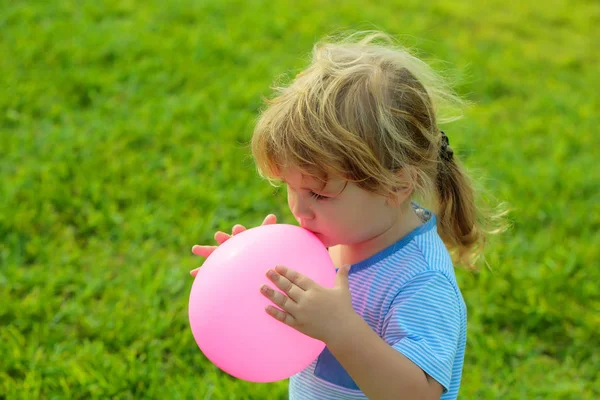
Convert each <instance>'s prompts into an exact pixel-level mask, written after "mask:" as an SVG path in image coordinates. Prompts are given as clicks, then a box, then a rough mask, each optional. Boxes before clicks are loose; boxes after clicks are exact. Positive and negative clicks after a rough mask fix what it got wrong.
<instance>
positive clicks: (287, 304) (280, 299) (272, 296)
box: [260, 285, 296, 312]
mask: <svg viewBox="0 0 600 400" xmlns="http://www.w3.org/2000/svg"><path fill="white" fill-rule="evenodd" d="M260 292H261V293H262V294H263V296H265V297H266V298H267V299H269V300H271V301H272V302H273V303H274V304H276V305H278V306H279V308H281V309H282V310H284V311H287V312H294V311H295V310H296V308H295V306H296V303H294V300H292V299H290V298H289V297H287V296H286V295H285V294H283V293H281V292H278V291H277V290H273V289H272V288H270V287H269V286H267V285H262V286H261V288H260Z"/></svg>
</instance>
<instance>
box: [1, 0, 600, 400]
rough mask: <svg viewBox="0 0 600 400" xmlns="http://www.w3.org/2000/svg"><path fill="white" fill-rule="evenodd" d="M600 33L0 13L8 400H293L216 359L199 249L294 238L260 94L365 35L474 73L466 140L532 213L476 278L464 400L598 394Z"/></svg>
mask: <svg viewBox="0 0 600 400" xmlns="http://www.w3.org/2000/svg"><path fill="white" fill-rule="evenodd" d="M386 3H388V4H386ZM599 22H600V5H599V4H598V3H597V2H594V1H576V2H573V1H571V2H568V1H555V0H548V1H544V2H533V1H521V2H519V3H518V4H516V5H513V6H508V5H506V2H504V1H499V0H494V1H489V2H486V3H485V5H484V4H483V2H482V4H481V5H479V6H477V5H472V4H471V5H468V3H467V2H455V1H449V0H440V1H431V2H422V1H416V0H407V1H404V2H391V1H390V2H364V1H347V2H339V1H331V2H329V1H302V2H298V4H297V5H296V6H294V7H290V6H286V5H284V3H283V2H275V3H273V2H267V1H265V2H259V1H247V2H246V1H237V2H235V3H233V2H228V5H227V6H226V5H224V4H223V3H222V2H219V1H213V2H208V1H207V2H201V1H191V0H179V1H157V0H154V1H148V2H133V1H123V0H119V1H117V0H111V1H100V2H98V1H78V2H75V1H61V2H59V1H28V2H24V1H21V2H8V1H2V2H0V77H1V78H0V82H1V84H0V173H1V180H0V399H37V398H40V399H80V398H81V399H83V398H101V399H107V398H118V399H141V398H157V399H158V398H160V399H188V398H190V399H191V398H195V399H263V398H264V399H267V398H272V399H284V398H286V396H287V382H278V383H273V384H251V383H247V382H242V381H238V380H234V379H232V378H231V377H229V376H227V375H225V374H223V373H221V372H220V371H219V370H217V369H216V368H215V367H214V366H212V365H211V364H210V363H209V362H208V361H207V360H206V359H205V358H204V357H203V355H202V353H201V352H200V351H199V350H198V348H197V346H196V344H195V342H194V340H193V337H192V334H191V331H190V329H189V325H188V321H187V300H188V295H189V291H190V287H191V284H192V279H191V278H190V276H189V275H188V271H189V270H190V269H192V268H194V267H196V266H198V265H200V263H201V259H199V258H197V257H194V256H192V255H191V252H190V248H191V246H192V245H193V244H195V243H210V242H212V234H213V232H214V231H215V230H217V229H226V230H228V229H230V228H231V226H232V225H233V224H234V223H242V224H245V225H247V226H253V225H256V224H258V223H260V221H262V218H263V217H264V216H265V215H266V214H267V213H270V212H274V213H276V214H277V215H278V216H279V217H280V220H281V221H282V222H291V221H292V218H291V215H290V213H289V211H288V210H287V208H286V203H285V199H284V197H283V194H282V193H279V192H274V191H273V189H272V188H271V187H270V186H269V185H268V184H267V183H266V182H264V181H261V180H260V179H259V178H258V177H257V175H256V173H255V170H254V168H253V166H252V161H251V159H250V158H249V153H248V152H247V149H246V147H245V144H246V143H247V141H248V140H249V138H250V135H251V132H252V126H253V122H254V120H255V118H256V112H257V110H258V108H259V107H261V105H262V100H261V98H262V96H268V95H269V94H270V90H269V85H270V84H271V83H272V81H273V79H275V78H276V77H278V76H279V75H281V74H282V73H285V72H288V71H296V70H298V69H299V68H301V67H303V66H304V65H305V64H306V60H307V58H306V54H307V53H308V52H309V50H310V48H311V46H312V44H313V42H314V41H315V40H317V39H319V38H321V37H323V36H324V35H326V34H329V33H332V32H334V31H337V30H340V29H364V28H379V29H382V30H384V31H387V32H389V33H391V34H402V35H405V36H403V37H404V39H405V41H406V43H407V44H408V45H411V46H416V47H418V48H419V49H421V50H422V51H423V55H424V56H425V57H426V58H429V59H438V60H445V61H448V62H449V63H450V65H452V66H454V67H455V70H454V71H455V72H454V73H453V74H454V76H455V77H459V78H460V84H459V87H458V90H459V91H460V93H462V94H463V95H465V96H466V97H467V98H469V99H470V100H472V101H474V102H475V105H474V107H472V108H471V109H470V110H468V112H467V113H466V116H465V118H464V119H463V120H461V121H459V122H457V123H454V124H451V125H450V126H446V127H444V129H445V131H446V133H447V134H448V136H449V137H450V138H451V141H452V145H453V148H454V149H455V151H456V152H457V153H458V154H459V155H460V156H462V157H463V159H464V161H465V163H466V164H467V166H468V167H469V168H471V169H472V170H473V171H476V174H475V177H476V178H477V179H478V180H479V181H481V182H483V184H484V185H485V186H486V187H487V188H488V189H489V190H490V192H491V193H492V194H493V195H495V196H496V197H497V198H498V199H500V200H503V201H506V202H508V203H509V205H510V206H511V207H512V208H513V212H512V214H511V220H512V223H513V227H512V229H511V230H510V231H509V232H508V233H506V234H505V235H503V236H501V237H497V238H494V239H493V240H492V241H491V242H490V246H489V248H488V252H487V259H488V262H489V264H490V268H491V269H488V268H485V267H484V268H482V269H481V270H480V272H478V273H472V272H467V271H464V270H460V271H458V272H457V274H458V278H459V281H460V284H461V287H462V289H463V293H464V296H465V300H466V302H467V306H468V308H469V339H468V345H467V353H466V359H465V368H464V374H463V384H462V387H461V398H464V399H496V398H497V399H594V398H599V397H600V389H599V388H600V377H599V374H598V371H599V370H600V353H599V349H600V339H599V338H600V335H598V330H599V328H600V317H599V313H598V310H599V309H600V287H599V285H598V283H599V282H600V271H599V268H598V267H599V260H600V250H599V249H600V234H599V232H600V189H599V188H600V163H599V162H598V158H597V157H598V156H597V153H598V150H600V149H599V146H598V143H599V135H598V133H597V132H598V127H599V126H600V118H599V116H598V110H600V104H599V103H600V102H599V100H598V99H599V98H598V92H599V91H600V78H599V75H598V65H599V61H600V60H599V57H598V54H599V53H598V51H597V49H598V48H600V39H599V36H598V33H597V27H598V24H599ZM436 65H439V63H437V64H436Z"/></svg>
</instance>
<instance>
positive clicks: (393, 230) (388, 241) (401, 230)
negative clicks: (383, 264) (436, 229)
mask: <svg viewBox="0 0 600 400" xmlns="http://www.w3.org/2000/svg"><path fill="white" fill-rule="evenodd" d="M421 224H422V222H421V220H420V219H419V217H418V216H417V215H416V214H415V212H414V210H413V208H412V205H411V203H410V201H409V202H407V203H406V204H404V205H403V206H402V207H401V208H399V213H398V217H397V218H394V222H393V223H392V224H391V225H390V226H389V227H388V228H387V229H386V230H385V231H383V232H381V233H380V234H378V235H377V236H374V237H372V238H370V239H368V240H366V241H364V242H360V243H356V244H351V245H343V244H342V245H338V246H335V247H337V249H335V252H336V253H337V254H336V256H337V257H335V258H337V261H338V262H339V263H340V265H344V264H356V263H358V262H361V261H363V260H366V259H367V258H369V257H371V256H373V255H375V254H377V253H379V252H380V251H382V250H384V249H386V248H388V247H389V246H391V245H393V244H394V243H396V242H397V241H399V240H400V239H402V238H403V237H405V236H406V235H408V234H409V233H410V232H412V231H413V230H415V229H416V228H417V227H419V226H420V225H421ZM335 258H334V260H335Z"/></svg>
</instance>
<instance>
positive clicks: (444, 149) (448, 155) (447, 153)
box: [440, 131, 454, 161]
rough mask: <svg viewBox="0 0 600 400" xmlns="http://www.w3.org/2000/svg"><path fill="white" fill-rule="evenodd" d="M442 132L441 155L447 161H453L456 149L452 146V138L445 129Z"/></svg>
mask: <svg viewBox="0 0 600 400" xmlns="http://www.w3.org/2000/svg"><path fill="white" fill-rule="evenodd" d="M440 132H441V133H442V144H441V146H440V157H442V159H443V160H445V161H452V158H453V157H454V150H452V147H450V139H448V136H446V134H445V133H444V131H440Z"/></svg>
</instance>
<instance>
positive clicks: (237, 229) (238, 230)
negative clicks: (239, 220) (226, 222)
mask: <svg viewBox="0 0 600 400" xmlns="http://www.w3.org/2000/svg"><path fill="white" fill-rule="evenodd" d="M245 230H246V227H245V226H243V225H239V224H237V225H235V226H234V227H233V229H232V230H231V236H235V235H237V234H238V233H242V232H244V231H245Z"/></svg>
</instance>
